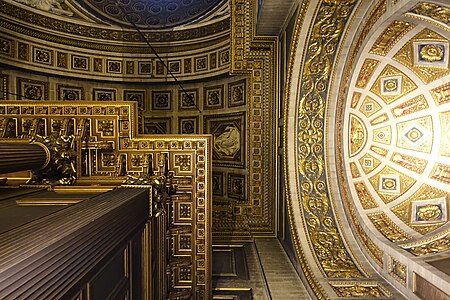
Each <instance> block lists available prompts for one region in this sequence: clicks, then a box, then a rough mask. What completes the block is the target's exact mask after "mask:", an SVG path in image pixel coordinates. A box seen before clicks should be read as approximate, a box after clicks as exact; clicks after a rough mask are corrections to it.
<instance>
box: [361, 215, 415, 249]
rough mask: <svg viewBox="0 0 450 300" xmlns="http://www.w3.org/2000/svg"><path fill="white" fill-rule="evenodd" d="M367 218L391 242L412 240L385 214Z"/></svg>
mask: <svg viewBox="0 0 450 300" xmlns="http://www.w3.org/2000/svg"><path fill="white" fill-rule="evenodd" d="M367 217H368V218H369V220H370V221H372V223H373V225H374V226H375V228H376V229H378V231H379V232H380V233H381V234H383V235H384V237H386V238H387V239H388V240H390V241H391V242H393V243H395V242H402V241H407V240H410V239H411V236H410V235H409V234H407V233H406V232H404V231H403V230H401V229H400V228H399V227H398V226H397V225H395V223H394V222H393V221H392V220H391V219H389V217H388V216H387V215H386V214H385V213H384V212H377V213H372V214H367Z"/></svg>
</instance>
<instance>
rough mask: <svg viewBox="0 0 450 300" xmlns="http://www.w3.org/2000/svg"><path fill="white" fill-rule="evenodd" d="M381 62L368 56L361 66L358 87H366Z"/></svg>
mask: <svg viewBox="0 0 450 300" xmlns="http://www.w3.org/2000/svg"><path fill="white" fill-rule="evenodd" d="M379 64H380V61H378V60H376V59H370V58H367V59H366V60H365V61H364V63H363V65H362V67H361V71H360V72H359V76H358V79H357V80H356V87H358V88H365V87H366V85H367V83H368V82H369V80H370V78H371V77H372V75H373V73H374V72H375V69H376V68H377V67H378V65H379Z"/></svg>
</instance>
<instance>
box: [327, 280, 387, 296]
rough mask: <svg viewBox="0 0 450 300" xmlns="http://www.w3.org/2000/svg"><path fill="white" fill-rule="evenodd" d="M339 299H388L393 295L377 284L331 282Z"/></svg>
mask: <svg viewBox="0 0 450 300" xmlns="http://www.w3.org/2000/svg"><path fill="white" fill-rule="evenodd" d="M330 285H331V286H332V287H333V289H334V290H335V292H336V294H337V295H338V296H339V297H352V298H386V297H391V296H392V295H391V293H390V292H389V291H388V290H387V289H386V288H385V287H384V286H383V285H381V284H379V283H377V282H360V281H342V282H330Z"/></svg>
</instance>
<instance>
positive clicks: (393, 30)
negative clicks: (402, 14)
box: [369, 20, 415, 56]
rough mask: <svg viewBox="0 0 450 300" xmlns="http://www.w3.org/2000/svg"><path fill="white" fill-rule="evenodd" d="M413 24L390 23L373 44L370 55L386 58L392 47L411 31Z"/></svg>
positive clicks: (402, 22) (397, 21) (396, 21)
mask: <svg viewBox="0 0 450 300" xmlns="http://www.w3.org/2000/svg"><path fill="white" fill-rule="evenodd" d="M414 27H415V24H413V23H409V22H404V21H399V20H395V21H394V22H392V23H391V24H390V25H389V26H388V27H387V28H386V29H385V30H383V32H382V33H381V34H380V36H379V37H378V38H377V39H376V41H375V42H374V43H373V46H372V48H371V49H370V51H369V52H370V53H373V54H377V55H381V56H386V54H388V52H389V51H390V50H391V49H392V47H393V46H394V45H395V44H397V42H398V41H399V40H400V39H401V38H402V37H403V36H404V35H405V34H406V33H408V32H409V31H410V30H411V29H413V28H414Z"/></svg>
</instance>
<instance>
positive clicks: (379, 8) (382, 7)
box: [336, 0, 387, 267]
mask: <svg viewBox="0 0 450 300" xmlns="http://www.w3.org/2000/svg"><path fill="white" fill-rule="evenodd" d="M385 12H386V1H384V0H380V1H378V3H377V4H376V5H375V7H374V8H373V9H372V10H371V11H370V13H369V16H368V19H367V22H366V23H364V25H363V28H362V30H361V32H360V33H359V35H358V36H357V38H356V42H355V43H354V45H355V46H354V48H353V50H352V52H351V53H350V55H349V59H348V63H347V64H346V68H345V70H344V73H343V74H344V76H343V81H342V84H341V86H348V81H349V80H350V73H351V71H352V68H353V66H354V64H356V59H357V54H358V52H359V50H360V48H361V47H362V45H363V42H364V40H365V39H366V38H367V36H368V34H369V31H370V30H371V29H372V28H373V26H374V25H375V23H376V22H377V21H378V20H379V19H380V18H381V16H382V15H383V14H384V13H385ZM346 92H347V90H346V89H342V91H341V93H340V95H339V102H338V110H337V122H336V124H337V126H336V132H337V133H339V132H342V127H343V122H342V120H343V112H344V105H345V101H344V100H345V97H346ZM360 98H361V94H360V93H357V92H355V93H354V94H353V97H352V101H351V107H352V108H355V107H356V106H357V105H358V102H359V101H360ZM338 147H340V149H339V152H340V153H342V145H340V144H339V145H338ZM372 147H373V146H372ZM377 149H379V150H380V151H378V152H381V155H384V156H385V155H386V154H387V151H386V150H385V149H382V148H380V147H377ZM385 152H386V153H385ZM336 159H337V164H336V166H337V169H338V172H337V174H338V177H339V180H340V181H341V182H344V176H345V173H346V172H345V171H344V170H343V166H344V163H343V157H342V156H341V155H337V157H336ZM342 193H343V196H342V199H343V202H344V205H345V207H346V208H347V211H348V212H349V216H350V220H351V222H352V223H353V226H354V227H355V229H356V233H357V235H358V237H359V239H360V241H361V243H360V245H362V246H363V248H364V249H365V250H366V252H367V253H369V255H370V257H371V258H372V259H373V261H374V262H375V263H377V264H378V265H379V266H380V267H383V265H384V253H383V250H381V249H380V248H379V247H378V246H377V245H376V244H375V243H374V242H373V241H372V240H371V239H370V238H369V236H368V235H367V234H366V232H365V229H364V228H363V227H362V226H361V222H360V221H359V219H358V217H357V212H356V211H355V208H354V205H353V204H352V203H351V201H350V199H351V196H350V195H349V191H348V190H347V188H346V187H345V186H343V188H342Z"/></svg>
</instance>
